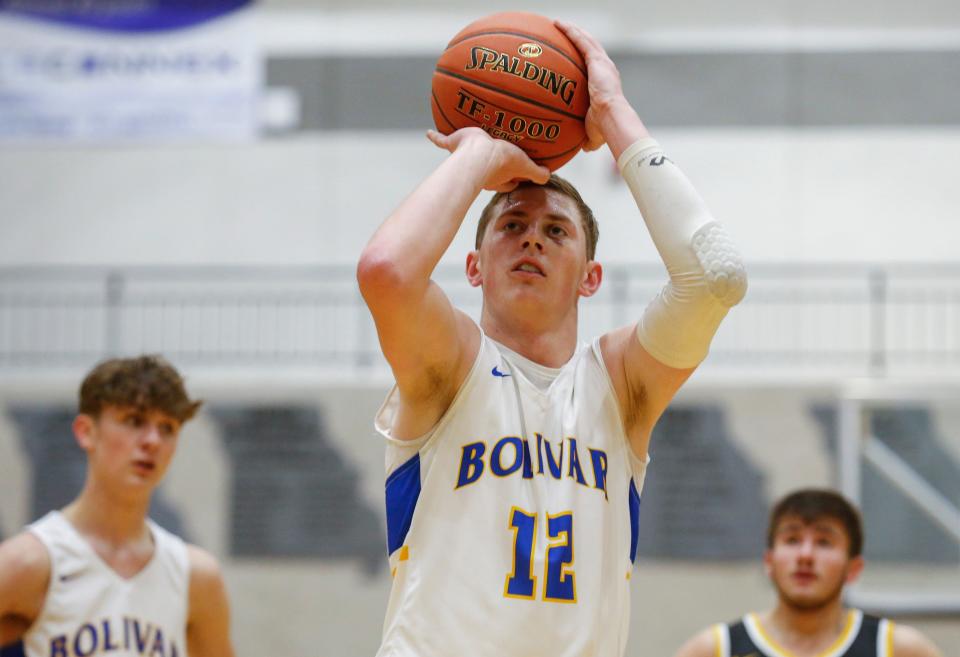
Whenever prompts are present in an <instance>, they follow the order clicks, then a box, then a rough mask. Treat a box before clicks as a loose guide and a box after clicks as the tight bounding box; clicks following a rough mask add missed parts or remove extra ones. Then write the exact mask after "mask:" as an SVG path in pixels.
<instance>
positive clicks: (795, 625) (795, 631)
mask: <svg viewBox="0 0 960 657" xmlns="http://www.w3.org/2000/svg"><path fill="white" fill-rule="evenodd" d="M848 611H849V610H848V609H846V608H845V607H844V606H843V602H842V600H841V599H840V597H839V596H838V597H836V598H835V599H833V600H831V601H830V602H828V603H827V604H826V605H824V606H822V607H818V608H816V609H803V608H799V607H795V606H793V605H791V604H789V603H787V602H785V601H783V600H781V601H780V602H779V603H778V604H777V606H776V607H775V608H774V609H773V610H771V611H770V612H768V613H766V614H764V615H763V616H761V618H760V622H761V623H762V624H763V626H764V627H765V628H766V629H767V631H768V632H770V633H771V634H773V637H774V639H775V640H776V641H777V642H778V643H780V644H781V645H782V646H783V647H785V648H787V649H788V650H790V651H791V652H793V653H794V654H799V655H802V654H805V653H806V652H808V651H813V652H814V653H818V652H820V651H822V650H823V649H824V647H829V646H830V645H832V644H833V642H834V641H835V640H836V638H837V637H838V636H840V633H841V632H843V628H844V626H845V625H846V621H847V613H848Z"/></svg>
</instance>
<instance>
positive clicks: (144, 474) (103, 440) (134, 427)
mask: <svg viewBox="0 0 960 657" xmlns="http://www.w3.org/2000/svg"><path fill="white" fill-rule="evenodd" d="M74 429H75V432H76V433H77V437H78V439H79V441H80V445H81V447H83V448H84V450H86V452H87V454H88V455H89V459H90V468H91V470H92V472H93V474H94V475H95V476H98V477H102V478H105V481H109V482H112V483H116V484H119V485H121V486H133V487H144V488H147V489H152V488H153V487H154V486H156V485H157V484H158V483H159V482H160V480H161V479H162V478H163V475H164V474H165V473H166V471H167V467H168V466H169V465H170V461H171V459H172V458H173V454H174V452H175V451H176V448H177V439H178V437H179V434H180V423H179V422H178V421H177V420H176V419H174V418H172V417H170V416H169V415H167V414H166V413H164V412H162V411H159V410H150V409H140V408H137V407H133V406H107V407H105V408H104V409H103V410H102V411H101V413H100V415H99V417H97V418H92V417H90V416H87V415H81V416H78V417H77V420H76V422H75V424H74Z"/></svg>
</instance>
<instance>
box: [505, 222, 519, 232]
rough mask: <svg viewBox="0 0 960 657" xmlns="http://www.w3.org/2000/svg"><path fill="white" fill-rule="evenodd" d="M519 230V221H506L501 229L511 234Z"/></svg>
mask: <svg viewBox="0 0 960 657" xmlns="http://www.w3.org/2000/svg"><path fill="white" fill-rule="evenodd" d="M520 228H522V226H521V224H520V222H519V221H508V222H507V223H505V224H504V225H503V229H504V230H506V231H508V232H511V233H512V232H515V231H518V230H520Z"/></svg>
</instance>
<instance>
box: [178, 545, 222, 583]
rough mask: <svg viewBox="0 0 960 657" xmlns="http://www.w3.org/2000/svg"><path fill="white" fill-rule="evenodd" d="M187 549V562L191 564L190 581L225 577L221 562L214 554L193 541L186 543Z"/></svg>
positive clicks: (202, 581)
mask: <svg viewBox="0 0 960 657" xmlns="http://www.w3.org/2000/svg"><path fill="white" fill-rule="evenodd" d="M184 545H185V546H186V549H187V563H188V564H189V565H190V583H191V585H193V584H194V582H195V581H196V582H197V583H199V584H203V583H204V582H209V581H210V580H216V579H220V578H222V577H223V574H222V572H221V570H220V562H219V561H218V560H217V558H216V557H215V556H213V554H211V553H210V552H208V551H207V550H204V549H203V548H202V547H199V546H197V545H193V544H192V543H184Z"/></svg>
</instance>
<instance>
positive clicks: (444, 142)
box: [427, 130, 453, 151]
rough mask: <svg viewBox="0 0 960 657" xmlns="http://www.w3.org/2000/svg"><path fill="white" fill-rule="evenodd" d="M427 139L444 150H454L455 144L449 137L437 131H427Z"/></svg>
mask: <svg viewBox="0 0 960 657" xmlns="http://www.w3.org/2000/svg"><path fill="white" fill-rule="evenodd" d="M427 139H429V140H430V141H431V142H432V143H433V145H434V146H437V147H438V148H442V149H444V150H448V151H449V150H452V146H453V144H452V143H451V139H450V137H449V136H448V135H444V134H441V133H439V132H437V131H436V130H427Z"/></svg>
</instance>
